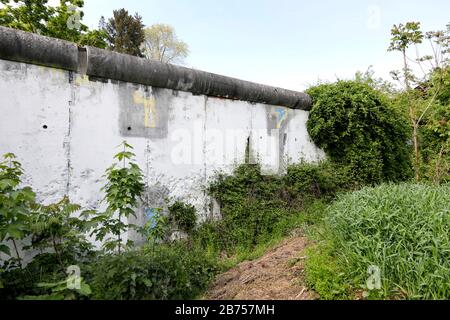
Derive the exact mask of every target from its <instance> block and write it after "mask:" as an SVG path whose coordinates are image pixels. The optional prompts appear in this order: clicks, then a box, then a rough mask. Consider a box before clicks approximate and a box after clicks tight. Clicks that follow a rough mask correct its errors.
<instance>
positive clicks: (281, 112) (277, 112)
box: [271, 107, 289, 129]
mask: <svg viewBox="0 0 450 320" xmlns="http://www.w3.org/2000/svg"><path fill="white" fill-rule="evenodd" d="M288 114H289V111H288V110H287V109H286V108H281V107H278V108H275V109H272V113H271V115H272V117H273V118H275V119H276V129H281V127H282V125H283V123H284V121H286V120H287V118H288Z"/></svg>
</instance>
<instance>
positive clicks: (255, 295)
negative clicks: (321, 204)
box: [204, 236, 319, 300]
mask: <svg viewBox="0 0 450 320" xmlns="http://www.w3.org/2000/svg"><path fill="white" fill-rule="evenodd" d="M307 245H308V240H307V238H305V237H303V236H293V237H292V238H289V239H287V240H285V241H284V242H283V243H282V244H280V245H279V246H277V247H275V248H273V249H271V250H270V251H268V252H267V253H266V254H265V255H264V256H262V257H261V258H259V259H257V260H255V261H247V262H243V263H241V264H239V265H237V266H236V267H235V268H233V269H231V270H229V271H227V272H226V273H224V274H221V275H219V276H218V277H217V278H216V280H215V282H214V283H213V285H212V286H211V288H210V289H209V290H208V292H207V293H206V295H205V297H204V298H205V299H208V300H316V299H318V298H319V297H318V295H317V294H316V293H314V292H313V291H310V290H308V289H307V287H306V286H305V285H304V280H303V278H304V277H303V274H304V259H305V257H302V254H303V251H304V249H305V248H306V246H307Z"/></svg>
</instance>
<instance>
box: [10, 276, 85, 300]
mask: <svg viewBox="0 0 450 320" xmlns="http://www.w3.org/2000/svg"><path fill="white" fill-rule="evenodd" d="M76 282H79V285H78V286H74V287H73V288H72V287H71V286H70V284H73V283H76ZM37 286H38V287H39V288H42V289H44V290H46V291H50V293H48V294H43V295H40V296H24V297H21V298H19V300H33V301H47V300H50V301H56V300H82V299H84V298H87V297H89V296H90V295H91V294H92V290H91V287H90V286H89V285H88V284H87V283H86V282H85V281H84V279H83V278H80V277H77V276H69V277H68V278H67V279H66V280H63V281H59V282H54V283H44V282H43V283H38V285H37Z"/></svg>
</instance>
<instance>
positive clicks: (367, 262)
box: [307, 184, 450, 299]
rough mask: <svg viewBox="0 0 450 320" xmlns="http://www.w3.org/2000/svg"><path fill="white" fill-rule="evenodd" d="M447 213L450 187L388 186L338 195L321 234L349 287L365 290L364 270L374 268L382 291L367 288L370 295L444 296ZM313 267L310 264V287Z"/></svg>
mask: <svg viewBox="0 0 450 320" xmlns="http://www.w3.org/2000/svg"><path fill="white" fill-rule="evenodd" d="M449 214H450V185H446V186H440V187H437V186H427V185H411V184H400V185H393V184H388V185H382V186H380V187H377V188H365V189H363V190H361V191H358V192H355V193H351V194H346V195H343V196H341V197H340V198H339V200H338V201H337V202H335V203H334V204H333V205H332V206H331V207H330V209H329V213H328V216H327V217H326V219H325V230H324V232H323V233H322V234H323V235H324V236H325V238H326V239H327V241H329V242H330V243H331V245H332V250H331V253H332V255H333V256H335V257H336V258H335V259H336V263H337V264H338V265H340V266H341V267H340V270H341V271H342V272H344V273H345V278H346V279H348V280H349V281H350V283H351V284H352V285H353V288H355V289H358V288H365V289H366V290H367V285H366V281H367V278H368V268H369V267H370V266H376V267H377V268H379V270H380V272H381V289H380V290H379V291H371V292H370V293H371V296H372V297H378V298H407V299H448V298H449V297H450V286H449V283H450V282H449V281H450V278H449V275H450V239H449V237H448V230H449V227H450V219H449V217H450V215H449ZM317 268H319V266H317V263H315V262H314V261H310V262H309V267H308V268H307V272H309V273H311V272H313V275H312V276H311V278H312V283H313V287H314V288H317V284H318V283H319V282H318V279H317V278H314V272H315V271H314V270H317ZM334 273H335V278H336V279H338V278H340V277H342V275H339V274H338V273H337V272H334ZM325 291H326V292H325V294H326V295H331V296H332V295H333V292H330V291H328V292H327V290H325ZM322 294H323V292H322Z"/></svg>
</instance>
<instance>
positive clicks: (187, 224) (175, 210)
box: [169, 201, 197, 234]
mask: <svg viewBox="0 0 450 320" xmlns="http://www.w3.org/2000/svg"><path fill="white" fill-rule="evenodd" d="M169 217H170V219H171V222H172V223H174V224H175V225H176V226H177V227H178V228H179V229H180V230H181V231H184V232H186V233H188V234H189V233H191V232H192V230H193V229H194V228H195V226H196V224H197V211H196V210H195V207H194V206H192V205H189V204H186V203H183V202H181V201H176V202H175V203H174V204H173V205H171V206H170V207H169Z"/></svg>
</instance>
